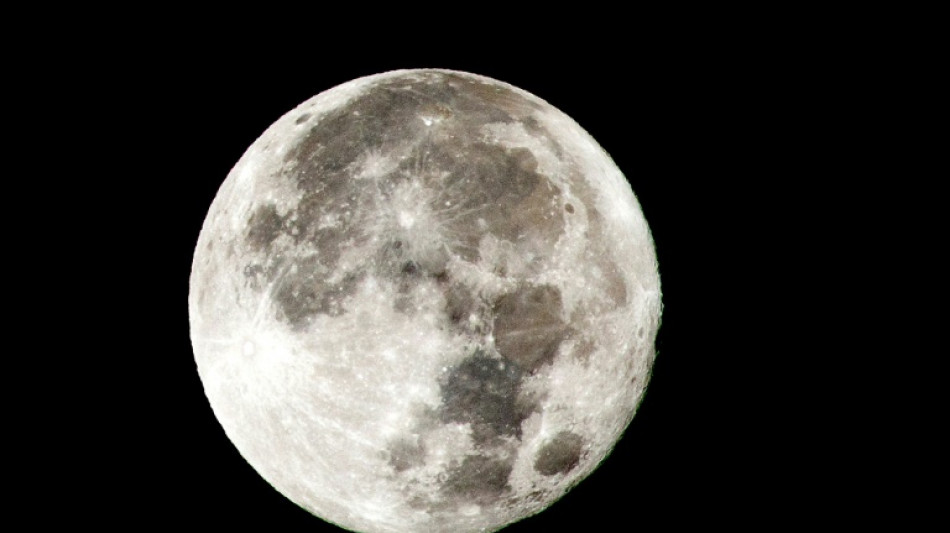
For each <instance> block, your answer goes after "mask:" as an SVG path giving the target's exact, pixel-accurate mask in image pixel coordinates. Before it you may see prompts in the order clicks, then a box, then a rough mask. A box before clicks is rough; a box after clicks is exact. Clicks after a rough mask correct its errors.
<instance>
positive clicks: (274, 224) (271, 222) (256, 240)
mask: <svg viewBox="0 0 950 533" xmlns="http://www.w3.org/2000/svg"><path fill="white" fill-rule="evenodd" d="M284 229H285V227H284V218H283V217H281V216H280V215H279V214H278V213H277V206H275V205H274V204H264V205H261V206H259V207H258V208H257V209H255V210H254V212H253V213H252V214H251V218H250V220H248V222H247V243H248V244H249V245H250V246H251V248H252V249H253V250H255V251H258V252H259V251H261V250H264V249H266V248H268V247H269V246H270V245H271V243H272V242H274V240H276V239H277V237H278V236H280V234H281V233H282V232H283V231H284Z"/></svg>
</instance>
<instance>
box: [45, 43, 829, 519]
mask: <svg viewBox="0 0 950 533" xmlns="http://www.w3.org/2000/svg"><path fill="white" fill-rule="evenodd" d="M704 35H705V36H706V37H708V36H709V34H704ZM568 37H569V36H564V38H563V39H559V40H558V42H557V43H553V45H552V43H551V42H531V43H522V44H520V45H518V46H515V45H511V46H507V45H506V46H495V47H488V46H479V47H471V48H468V49H466V51H465V52H460V51H459V50H457V49H453V48H448V49H446V48H442V47H440V46H423V47H420V48H418V49H414V50H412V51H406V50H402V49H399V50H387V49H386V47H382V48H380V49H374V50H375V51H374V52H373V53H357V52H348V53H345V54H344V53H343V52H341V51H339V45H338V44H336V43H334V42H333V41H330V40H327V41H324V42H313V43H310V44H309V47H307V48H295V49H294V52H293V53H286V50H285V49H281V48H279V47H277V45H275V44H269V43H268V42H260V43H257V44H255V45H253V46H251V45H245V46H236V45H234V44H233V43H230V42H227V41H222V42H219V43H210V44H207V45H206V46H175V47H168V48H166V47H163V46H155V47H145V48H143V49H142V50H141V51H136V53H135V54H134V58H135V59H134V61H125V60H123V56H122V55H121V54H119V53H117V52H116V50H117V49H118V48H121V42H113V43H107V44H104V45H102V46H101V47H98V48H95V49H94V50H93V51H89V52H83V54H79V55H77V56H76V57H75V58H74V59H73V60H74V61H75V62H76V63H77V64H83V63H82V62H83V61H84V60H85V61H86V63H85V65H87V67H88V68H84V69H82V70H81V72H82V73H83V75H82V76H71V75H66V74H64V75H63V79H64V80H67V79H68V80H69V82H70V83H72V84H79V85H83V86H84V87H85V90H84V91H83V92H82V93H81V94H82V95H83V98H85V101H84V102H83V103H84V105H83V106H80V107H81V108H82V109H83V111H80V112H79V113H80V114H79V115H78V116H76V117H74V118H73V120H74V122H75V123H78V124H86V125H87V126H89V125H91V127H87V128H85V129H82V128H80V129H77V130H76V131H73V132H71V133H70V134H71V135H76V136H80V137H84V138H83V139H82V141H83V142H84V143H86V145H87V146H91V148H89V149H87V150H85V151H84V152H83V153H82V154H81V155H80V157H79V160H80V161H81V163H80V165H77V166H81V168H82V169H83V170H82V175H84V176H94V177H96V178H94V179H92V180H88V181H87V182H85V183H84V185H83V189H84V193H85V194H89V189H91V190H92V196H96V197H97V201H96V202H94V203H92V204H91V205H89V204H87V205H85V206H83V210H84V213H83V217H84V219H85V220H87V221H89V222H91V224H92V226H93V229H92V233H91V234H92V235H94V236H95V237H94V238H92V239H88V240H87V242H86V245H85V248H84V249H83V254H84V255H86V254H88V256H89V257H101V256H106V257H112V258H113V260H112V261H110V262H109V263H104V262H100V263H98V264H97V265H96V266H95V267H94V268H93V269H92V270H95V272H96V275H97V276H98V277H97V278H96V279H98V280H100V281H99V284H98V286H97V284H95V283H90V284H89V286H88V287H86V286H83V287H80V289H79V290H80V291H84V293H83V296H82V298H85V301H91V302H101V305H103V307H108V308H109V309H110V311H109V313H108V314H106V315H104V314H102V313H94V312H90V314H91V316H90V317H89V320H91V321H93V322H96V323H98V324H100V325H101V327H102V328H106V327H107V328H108V330H109V331H111V332H112V333H109V335H108V336H107V338H108V339H109V341H108V344H109V347H108V348H107V349H105V348H104V349H105V350H106V351H107V352H109V355H108V356H107V357H103V358H99V359H96V360H95V362H93V363H92V364H91V367H92V368H91V370H92V371H93V372H94V373H97V374H99V375H100V376H101V378H102V385H98V384H97V385H96V386H94V387H90V388H92V389H93V390H86V391H84V393H83V396H84V397H86V398H91V399H92V400H93V404H94V405H92V406H90V407H89V409H88V410H84V411H83V413H82V414H81V415H79V416H78V417H77V420H79V421H78V422H76V424H77V426H76V427H77V430H76V431H75V432H73V433H74V436H73V437H71V438H78V439H79V440H81V441H82V442H83V445H82V447H81V448H80V447H78V446H77V447H74V448H72V449H76V450H79V449H82V450H88V451H86V452H83V453H79V452H76V453H75V454H74V456H70V457H67V458H66V459H67V462H70V463H73V464H76V463H79V464H80V469H81V471H82V474H81V475H77V476H74V477H73V478H74V479H77V478H78V479H80V480H81V481H80V482H79V483H78V484H77V487H76V489H75V493H77V494H80V495H81V496H82V498H83V501H86V499H88V503H87V504H86V505H82V506H81V507H82V510H81V511H77V512H81V513H82V515H83V516H84V517H85V520H87V521H90V522H95V523H103V524H115V525H120V526H126V527H129V528H131V529H132V530H134V529H140V526H141V527H145V526H155V527H160V528H172V527H184V526H196V527H208V528H211V529H212V530H216V531H217V530H221V531H224V530H228V529H237V530H242V531H243V530H252V529H258V530H265V531H308V532H313V531H335V530H336V529H335V528H334V527H333V526H329V525H326V524H325V523H323V522H322V521H321V520H319V519H317V518H315V517H313V516H311V515H309V514H308V513H307V512H305V511H303V510H301V509H300V508H298V507H296V505H294V504H293V503H291V502H290V501H288V500H287V499H286V498H284V497H283V496H281V495H280V494H278V493H277V492H276V491H275V490H274V489H272V488H271V487H270V486H269V485H268V484H267V483H266V482H265V481H264V480H263V479H262V478H260V477H259V476H258V475H257V474H256V473H255V472H254V471H253V469H252V468H251V467H250V466H248V464H247V463H246V462H245V461H244V460H243V459H242V458H241V457H240V455H239V454H238V452H237V451H236V450H235V448H234V447H233V446H232V445H231V444H230V442H229V441H228V439H227V438H226V436H225V435H224V432H223V430H222V429H221V427H220V426H219V425H218V423H217V421H216V419H215V418H214V415H213V413H212V411H211V409H210V407H209V405H208V403H207V400H206V398H205V397H204V394H203V391H202V388H201V383H200V381H199V378H198V374H197V371H196V369H195V364H194V360H193V355H192V352H191V345H190V340H189V338H188V315H187V295H188V276H189V273H190V267H191V256H192V253H193V251H194V245H195V242H196V241H197V238H198V233H199V230H200V228H201V224H202V221H203V219H204V216H205V214H206V212H207V209H208V207H209V206H210V204H211V201H212V199H213V198H214V195H215V192H216V190H217V188H218V187H219V186H220V184H221V182H222V181H223V180H224V179H225V177H226V176H227V174H228V172H229V170H230V169H231V167H232V166H233V165H234V164H235V163H236V162H237V160H238V159H239V158H240V156H241V155H242V153H243V152H244V150H245V149H246V148H247V147H248V146H249V145H250V144H251V143H252V142H253V141H254V140H255V139H256V138H257V137H258V136H259V135H260V134H261V133H263V131H264V130H265V129H266V128H267V127H268V126H269V125H270V124H271V123H272V122H274V121H275V120H276V119H277V118H278V117H280V116H281V115H282V114H283V113H285V112H287V111H289V110H291V109H292V108H293V107H295V106H296V105H298V104H299V103H301V102H303V101H304V100H306V99H308V98H310V97H311V96H313V95H315V94H317V93H319V92H321V91H324V90H326V89H329V88H331V87H333V86H335V85H338V84H340V83H343V82H345V81H348V80H350V79H353V78H356V77H359V76H364V75H370V74H374V73H378V72H383V71H387V70H392V69H396V68H417V67H439V68H449V69H455V70H463V71H469V72H473V73H478V74H482V75H486V76H489V77H492V78H495V79H498V80H501V81H504V82H508V83H511V84H513V85H515V86H518V87H520V88H522V89H525V90H527V91H529V92H531V93H533V94H535V95H537V96H539V97H541V98H543V99H545V100H547V101H548V102H549V103H551V104H552V105H554V106H555V107H557V108H559V109H560V110H562V111H564V112H565V113H567V114H568V115H569V116H571V117H572V118H573V119H574V120H576V121H577V122H578V123H579V124H580V125H581V126H582V127H583V128H585V129H586V130H587V131H588V132H589V133H590V134H591V135H592V136H593V137H594V138H595V139H596V140H597V141H598V142H599V143H600V144H601V145H602V146H603V147H604V148H605V149H606V151H607V152H608V153H609V154H610V155H611V156H612V158H613V159H614V161H615V162H616V163H617V165H618V166H619V167H620V169H621V170H622V171H623V173H624V174H625V175H626V176H627V178H628V180H629V181H630V183H631V186H632V188H633V190H634V192H635V194H636V195H637V197H638V200H639V202H640V204H641V206H642V208H643V212H644V214H645V216H646V219H647V221H648V223H649V224H650V227H651V230H652V232H653V237H654V240H655V242H656V251H657V255H658V260H659V270H660V277H661V282H662V291H663V303H664V311H663V317H662V326H661V328H660V331H659V336H658V338H657V350H658V356H657V359H656V364H655V368H654V374H653V377H652V381H651V383H650V386H649V389H648V391H647V394H646V396H645V399H644V401H643V403H642V405H641V406H640V409H639V411H638V413H637V415H636V417H635V419H634V420H633V422H632V424H631V425H630V427H629V428H628V429H627V431H626V433H625V435H624V436H623V438H622V439H621V440H620V442H619V443H618V445H617V447H616V448H615V450H614V452H613V453H612V454H611V455H610V456H609V457H608V458H607V459H606V460H605V461H604V463H603V464H602V465H601V467H600V468H599V469H598V470H596V471H595V472H594V473H593V474H592V475H591V476H590V477H589V478H587V479H586V480H584V481H583V482H582V483H580V485H578V486H577V487H576V488H575V489H574V490H572V491H571V492H569V493H568V494H567V495H566V496H565V497H564V498H563V499H561V500H560V501H558V502H557V503H556V504H555V505H553V506H552V507H551V508H549V509H548V510H546V511H544V512H543V513H541V514H539V515H537V516H535V517H532V518H529V519H526V520H524V521H522V522H519V523H517V524H515V525H512V526H510V527H509V528H507V529H506V530H505V531H511V532H534V531H552V530H554V531H559V530H568V529H582V530H584V531H604V530H614V529H616V528H617V524H631V525H632V524H637V525H644V526H648V527H649V526H652V527H651V529H656V528H670V527H679V526H691V527H699V526H703V527H705V526H709V525H721V526H746V527H758V526H760V525H762V523H761V522H760V520H763V519H765V518H768V520H769V521H770V523H774V521H775V520H776V519H778V521H779V522H780V523H785V524H787V523H790V522H792V521H797V520H806V521H807V517H809V516H812V515H814V514H815V513H819V512H821V511H822V510H823V509H825V508H827V507H829V506H831V505H832V502H833V498H832V497H831V496H829V491H828V490H827V489H826V488H824V489H820V488H818V487H816V486H815V485H814V483H813V482H812V483H811V485H810V487H811V488H810V489H809V490H807V491H799V490H798V489H797V488H795V487H798V486H799V484H800V482H802V480H803V479H807V474H806V472H807V471H808V467H807V457H808V456H809V454H810V453H811V452H810V450H812V449H813V448H814V447H816V446H818V440H817V439H816V438H815V436H814V433H813V432H808V433H806V434H802V433H800V432H799V431H798V429H797V428H798V423H799V420H798V417H797V415H795V414H794V413H795V412H796V411H797V410H798V407H793V406H792V404H798V406H800V405H801V404H802V403H803V402H802V401H801V400H800V399H796V397H791V396H790V394H796V395H798V396H797V397H799V398H800V397H802V396H805V397H807V395H808V394H810V391H812V390H813V389H814V387H815V384H814V377H813V376H815V375H819V374H820V362H816V361H809V360H808V358H807V357H802V356H801V353H802V352H801V351H800V349H801V347H802V346H803V345H806V344H808V343H814V342H816V341H815V337H814V335H811V336H807V338H806V336H804V335H802V334H801V332H802V331H803V330H808V329H809V328H811V331H815V330H816V328H819V327H820V325H819V324H814V323H812V324H810V325H809V324H805V323H804V322H806V321H807V319H805V318H802V317H801V316H799V315H797V309H798V306H800V305H801V301H802V299H807V298H808V297H809V296H808V291H807V287H806V285H807V283H806V282H805V281H803V279H804V275H805V274H806V273H807V272H808V271H809V269H812V268H815V265H814V264H813V263H811V262H809V261H802V259H801V258H802V252H801V250H803V249H805V248H807V247H808V246H809V243H808V238H807V237H806V236H804V232H802V231H800V230H801V228H802V227H803V225H804V224H806V223H807V220H808V217H810V216H811V215H810V213H815V212H816V210H821V209H823V208H824V207H823V206H822V205H821V201H820V195H816V194H815V191H816V190H817V189H816V187H818V185H817V184H816V183H813V182H812V181H810V179H811V178H809V173H808V172H807V169H806V168H804V166H803V163H802V158H801V157H799V156H800V153H801V152H800V150H802V149H803V148H802V147H801V146H802V144H801V142H800V139H798V138H797V136H796V133H795V132H797V131H798V129H799V127H800V126H801V125H802V123H803V122H807V121H808V120H809V118H808V117H809V113H810V111H809V109H810V101H811V98H812V97H811V96H810V94H811V91H814V90H815V88H814V87H813V86H812V85H810V82H809V81H808V80H807V79H805V80H803V79H801V78H797V77H795V76H793V75H791V74H790V72H794V69H796V68H799V65H798V64H797V63H796V61H795V59H794V57H793V55H792V54H790V53H789V51H788V50H787V49H785V48H784V47H783V46H781V45H778V46H770V47H768V48H767V49H760V48H757V47H755V46H750V41H749V39H735V40H734V39H731V38H729V37H728V36H726V35H718V36H715V37H716V38H715V39H713V40H707V39H703V38H699V37H698V38H696V39H693V40H687V41H684V40H683V39H682V34H674V35H672V36H670V37H669V38H664V37H654V38H653V39H639V38H636V37H631V38H630V39H629V40H626V39H622V38H621V39H617V40H615V41H612V42H604V43H602V44H601V43H598V42H588V43H587V45H586V46H585V47H582V48H577V46H576V43H574V42H573V41H570V40H569V39H568ZM558 43H559V44H558ZM754 43H755V40H752V41H751V44H754ZM178 44H180V43H178ZM298 46H300V45H298ZM776 65H779V66H781V67H782V68H776ZM102 132H108V134H103V133H102ZM792 141H795V142H792ZM806 144H807V143H806ZM809 149H810V150H815V149H819V150H820V149H822V148H821V146H812V147H811V148H809ZM89 181H91V184H89ZM803 194H804V195H805V196H808V197H809V198H810V199H811V201H810V203H809V207H808V208H807V209H804V208H802V207H801V205H800V204H799V202H800V200H801V198H802V196H803ZM815 199H818V201H817V202H815V201H814V200H815ZM787 213H795V214H796V217H797V218H796V217H787V216H786V214H787ZM803 220H804V222H803ZM88 241H92V242H88ZM102 285H105V286H107V287H109V290H107V291H105V296H104V295H103V291H102V290H101V286H102ZM103 301H104V302H103ZM116 329H118V330H119V333H118V334H115V333H114V332H115V330H116ZM88 331H92V332H93V333H87V335H88V337H89V338H87V339H85V340H87V341H90V342H91V343H92V344H96V345H101V344H102V340H101V338H100V337H99V336H98V334H97V333H95V332H96V331H100V330H97V329H92V330H88ZM804 353H808V352H807V351H806V352H804ZM83 371H84V372H88V371H90V368H89V366H87V365H84V367H83ZM789 375H794V376H796V378H795V380H796V385H795V387H794V388H793V389H789V388H788V387H787V385H788V382H789ZM97 383H98V382H97ZM75 434H78V435H79V437H75ZM831 483H832V484H834V482H833V481H832V482H831ZM826 486H827V484H826Z"/></svg>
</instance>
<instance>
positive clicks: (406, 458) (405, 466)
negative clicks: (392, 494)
mask: <svg viewBox="0 0 950 533" xmlns="http://www.w3.org/2000/svg"><path fill="white" fill-rule="evenodd" d="M425 457H426V451H425V448H424V447H423V445H422V443H420V442H419V439H418V437H414V438H401V439H397V440H396V441H394V442H392V443H391V444H390V446H389V464H390V466H392V467H393V469H394V470H395V471H396V472H404V471H406V470H409V469H411V468H415V467H417V466H422V465H423V464H424V463H425Z"/></svg>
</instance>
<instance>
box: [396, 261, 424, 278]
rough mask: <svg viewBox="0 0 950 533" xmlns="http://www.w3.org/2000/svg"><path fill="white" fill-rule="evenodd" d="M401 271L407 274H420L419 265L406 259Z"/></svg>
mask: <svg viewBox="0 0 950 533" xmlns="http://www.w3.org/2000/svg"><path fill="white" fill-rule="evenodd" d="M399 271H400V272H402V273H403V274H405V275H407V276H415V275H417V274H419V265H418V264H417V263H416V262H415V261H406V262H405V263H403V265H402V268H401V269H400V270H399Z"/></svg>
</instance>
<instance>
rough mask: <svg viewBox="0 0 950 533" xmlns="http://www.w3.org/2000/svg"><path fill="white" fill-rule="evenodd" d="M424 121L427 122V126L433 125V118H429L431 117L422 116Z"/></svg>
mask: <svg viewBox="0 0 950 533" xmlns="http://www.w3.org/2000/svg"><path fill="white" fill-rule="evenodd" d="M422 122H423V124H425V125H426V126H431V125H432V119H431V118H429V117H422Z"/></svg>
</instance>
